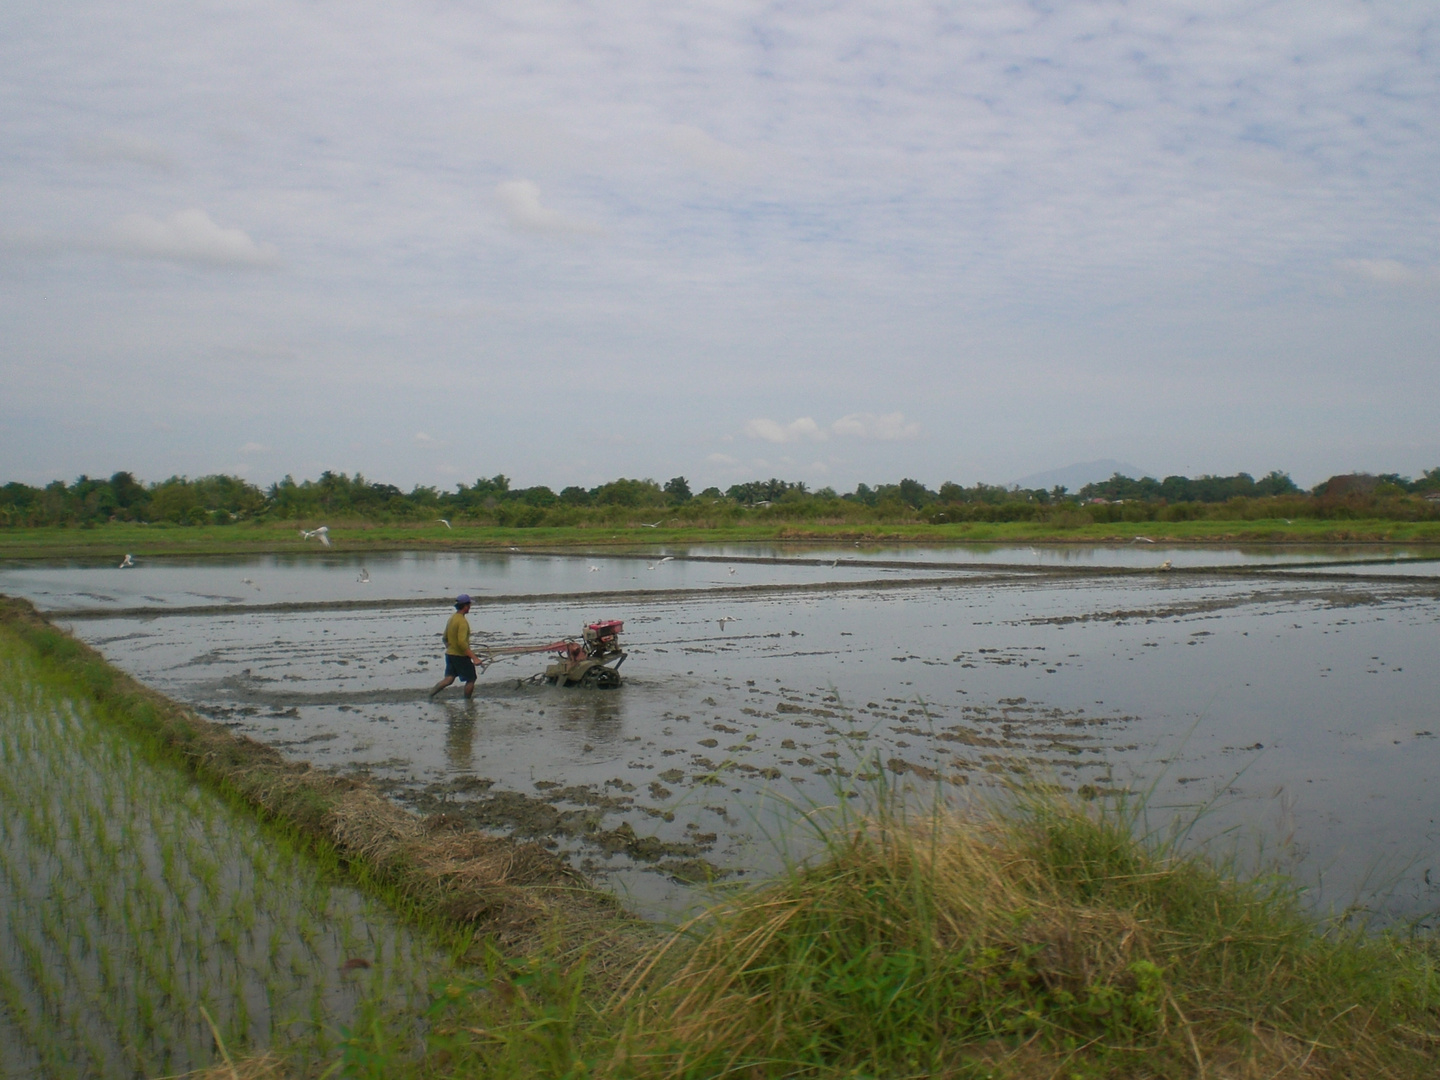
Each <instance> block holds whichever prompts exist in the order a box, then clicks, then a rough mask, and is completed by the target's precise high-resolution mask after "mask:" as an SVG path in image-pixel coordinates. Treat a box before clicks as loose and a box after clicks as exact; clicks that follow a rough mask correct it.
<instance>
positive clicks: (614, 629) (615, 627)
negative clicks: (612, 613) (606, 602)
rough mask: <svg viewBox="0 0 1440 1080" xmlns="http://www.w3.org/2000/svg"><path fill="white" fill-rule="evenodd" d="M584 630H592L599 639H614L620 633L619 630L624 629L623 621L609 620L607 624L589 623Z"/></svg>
mask: <svg viewBox="0 0 1440 1080" xmlns="http://www.w3.org/2000/svg"><path fill="white" fill-rule="evenodd" d="M585 629H586V630H594V631H595V633H596V635H598V636H599V637H614V636H615V635H616V634H618V633H620V631H621V630H624V629H625V621H624V620H623V619H611V620H609V621H608V622H595V623H591V624H590V625H589V626H587V627H586V628H585Z"/></svg>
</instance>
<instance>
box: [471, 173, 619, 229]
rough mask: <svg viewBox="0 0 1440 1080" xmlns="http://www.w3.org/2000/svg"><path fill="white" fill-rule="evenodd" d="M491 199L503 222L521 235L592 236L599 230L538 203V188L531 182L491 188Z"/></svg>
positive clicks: (520, 181)
mask: <svg viewBox="0 0 1440 1080" xmlns="http://www.w3.org/2000/svg"><path fill="white" fill-rule="evenodd" d="M495 198H496V200H497V201H498V202H499V203H500V209H501V210H503V211H504V212H505V219H506V220H507V221H509V222H510V224H511V225H512V226H514V227H515V228H517V229H521V230H523V231H525V232H538V233H586V234H595V233H598V232H599V231H600V228H599V226H597V225H595V224H593V223H591V222H588V221H581V220H580V219H579V218H571V217H566V216H565V215H564V214H562V213H560V211H558V210H552V209H551V208H550V207H548V206H546V205H545V204H544V203H542V202H541V201H540V185H538V184H536V183H535V182H534V181H532V180H507V181H506V182H505V183H503V184H496V185H495Z"/></svg>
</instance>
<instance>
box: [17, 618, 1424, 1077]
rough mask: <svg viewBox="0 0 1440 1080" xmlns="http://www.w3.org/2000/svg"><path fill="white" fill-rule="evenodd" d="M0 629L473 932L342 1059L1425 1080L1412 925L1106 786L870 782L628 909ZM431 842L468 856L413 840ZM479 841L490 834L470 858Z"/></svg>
mask: <svg viewBox="0 0 1440 1080" xmlns="http://www.w3.org/2000/svg"><path fill="white" fill-rule="evenodd" d="M3 632H5V633H7V634H11V635H15V636H17V637H18V638H20V639H22V640H23V641H24V642H26V643H27V644H28V647H30V648H31V649H33V650H34V651H35V652H36V653H37V654H39V655H41V656H42V657H43V659H44V662H45V664H46V665H47V669H48V671H49V672H50V675H49V676H48V677H52V678H54V679H56V680H61V681H65V682H66V684H67V685H69V686H70V687H71V688H72V690H73V692H74V693H76V694H85V695H88V696H89V697H91V698H94V699H96V700H97V701H100V702H102V703H104V704H106V706H107V707H108V709H109V715H112V716H113V717H115V718H116V722H117V723H120V724H122V725H123V726H125V727H126V728H127V730H130V731H132V732H133V733H135V734H137V735H139V736H140V737H141V738H143V739H146V740H149V741H151V743H152V745H155V746H156V747H158V748H160V751H161V752H163V753H165V754H167V755H169V756H170V757H171V758H172V760H174V761H176V762H178V763H180V764H181V765H182V766H183V767H185V768H187V769H189V770H191V771H192V772H195V773H196V774H197V775H200V776H202V777H207V778H209V779H210V780H211V781H212V782H214V783H218V784H220V785H222V786H223V787H224V788H225V790H227V791H229V792H231V793H232V794H233V795H234V797H236V798H238V799H241V800H243V801H245V802H246V803H248V804H249V805H252V806H255V807H257V808H258V809H260V810H261V811H262V812H263V813H265V814H266V815H269V816H271V817H272V818H273V819H276V820H279V821H283V822H287V823H290V824H291V826H292V827H293V828H294V829H295V830H296V831H297V832H298V833H299V834H301V835H305V836H310V837H312V838H313V842H314V843H316V844H326V845H333V846H334V847H335V848H336V849H338V850H341V851H344V852H347V853H348V859H349V861H350V862H351V864H352V865H353V866H355V867H356V868H357V871H358V872H359V873H360V875H361V876H362V877H363V878H365V879H366V880H368V881H370V882H371V883H372V884H378V885H380V886H382V887H384V888H386V889H388V890H390V893H391V895H392V896H393V897H394V898H395V899H396V901H397V902H399V903H400V904H401V905H402V907H406V908H408V909H409V910H411V912H412V913H419V914H421V915H423V916H425V917H428V918H431V919H435V920H450V921H451V922H452V923H453V924H455V925H462V924H468V925H471V926H475V927H478V929H480V930H481V931H482V932H489V933H493V934H494V935H495V937H494V938H493V939H492V940H493V941H494V942H495V943H496V947H487V948H483V949H481V950H479V951H478V954H477V955H479V956H480V959H479V961H478V962H477V964H476V966H475V967H474V968H473V969H472V976H471V977H470V978H467V979H459V980H456V981H455V982H453V983H451V984H450V985H449V986H447V987H445V988H444V989H443V991H442V993H441V994H440V996H439V999H438V1001H437V1002H436V1004H435V1005H434V1006H433V1007H432V1008H431V1010H430V1025H431V1026H430V1033H429V1036H428V1052H427V1054H426V1055H425V1057H424V1058H423V1059H420V1060H415V1059H412V1058H410V1057H409V1056H408V1055H406V1054H404V1053H389V1052H385V1051H384V1050H383V1049H382V1047H380V1046H379V1045H373V1044H370V1043H367V1042H366V1041H365V1038H364V1037H363V1036H356V1037H354V1038H352V1039H351V1040H350V1041H349V1042H348V1044H347V1047H346V1051H345V1057H344V1061H343V1066H344V1072H345V1074H348V1075H359V1076H387V1077H391V1076H397V1077H405V1076H415V1077H461V1076H465V1077H469V1076H486V1077H534V1076H542V1077H575V1078H578V1077H598V1076H605V1077H615V1078H621V1077H637V1078H639V1077H717V1076H722V1075H728V1076H747V1077H770V1076H777V1077H778V1076H815V1077H840V1076H875V1077H880V1076H884V1077H901V1076H915V1077H919V1076H953V1077H966V1078H969V1077H977V1078H978V1077H1036V1076H1045V1077H1050V1076H1055V1077H1067V1078H1069V1077H1142V1076H1165V1077H1183V1076H1196V1077H1201V1076H1203V1077H1212V1078H1214V1077H1237V1078H1239V1077H1245V1078H1248V1077H1256V1078H1259V1077H1286V1076H1293V1077H1380V1076H1384V1077H1397V1078H1405V1077H1415V1078H1417V1080H1418V1078H1421V1077H1425V1078H1429V1077H1433V1076H1434V1075H1435V1061H1436V1058H1437V1053H1440V950H1437V947H1436V943H1435V941H1434V940H1433V938H1429V937H1413V936H1405V935H1401V934H1389V935H1374V934H1366V933H1364V932H1363V931H1361V930H1358V929H1354V928H1346V927H1342V926H1325V925H1322V924H1320V923H1318V922H1317V921H1316V920H1315V919H1314V918H1313V917H1312V916H1311V915H1309V914H1307V913H1306V911H1305V910H1304V908H1303V905H1302V903H1301V898H1300V897H1299V896H1298V895H1297V893H1296V891H1295V889H1294V888H1293V886H1292V885H1290V884H1289V883H1288V882H1287V881H1286V880H1285V879H1284V878H1282V877H1262V878H1258V879H1251V880H1248V881H1239V880H1236V879H1235V878H1234V877H1233V876H1231V875H1230V874H1229V873H1228V872H1227V870H1226V868H1225V866H1224V865H1223V864H1216V863H1214V862H1212V861H1209V860H1207V859H1206V858H1204V857H1202V856H1200V855H1197V854H1193V853H1188V854H1187V853H1183V852H1181V851H1179V850H1177V849H1176V848H1175V847H1173V846H1172V845H1169V844H1167V843H1165V842H1164V841H1163V840H1161V839H1157V838H1155V837H1147V838H1141V839H1138V840H1137V839H1136V830H1135V826H1136V823H1137V822H1136V818H1135V817H1134V815H1133V814H1130V813H1127V812H1126V811H1125V809H1124V808H1119V809H1116V808H1114V807H1111V808H1108V809H1107V808H1104V807H1099V806H1096V805H1086V804H1081V803H1069V802H1064V801H1057V800H1056V799H1054V798H1050V797H1038V798H1035V799H1033V800H1029V801H1021V802H1020V804H1019V805H1018V806H1017V807H1015V808H1013V809H1011V810H1009V811H1006V812H1004V813H997V814H992V815H989V816H971V817H967V818H963V819H962V818H955V817H951V816H948V815H946V814H944V813H943V812H935V813H929V812H920V813H919V814H917V815H908V816H907V814H906V813H905V812H904V810H903V808H902V807H901V806H900V805H899V803H898V801H897V800H894V799H891V798H889V797H888V795H889V794H890V793H888V792H887V791H886V790H885V789H884V788H883V787H881V788H878V789H874V790H872V792H871V793H870V794H871V795H872V796H874V797H873V798H872V799H871V800H870V804H869V806H868V807H867V808H866V810H865V811H864V812H860V811H856V812H855V813H853V814H851V815H850V816H848V817H847V818H846V819H844V820H842V821H841V822H840V824H839V825H838V826H837V827H835V828H832V829H831V830H830V831H829V832H828V836H827V838H826V842H825V843H826V846H825V847H824V849H823V851H822V857H821V858H820V859H818V860H817V861H816V862H815V863H814V864H813V865H812V866H810V867H809V868H808V869H804V868H797V869H796V870H795V871H794V872H792V873H791V874H790V875H788V876H787V877H785V878H783V879H782V880H779V881H776V882H772V883H769V884H766V885H763V886H761V887H758V888H756V889H754V890H752V891H749V892H746V893H743V894H740V895H737V896H734V897H732V898H731V899H730V900H729V901H728V902H726V903H725V904H723V905H720V906H717V907H716V908H715V909H713V910H712V911H710V912H708V913H707V914H706V915H705V916H704V917H702V918H701V919H699V920H697V921H695V922H694V923H692V924H691V925H689V926H687V927H684V928H682V929H680V931H679V932H671V933H666V932H663V931H659V930H641V929H639V928H634V927H633V924H627V923H626V922H625V920H624V919H623V917H621V916H620V915H619V913H618V912H616V911H615V910H614V909H613V908H612V907H609V906H607V905H606V904H605V903H604V902H603V900H601V899H600V898H597V897H596V896H595V895H594V894H593V893H590V892H589V891H588V890H585V889H584V888H583V887H580V885H579V883H574V882H571V883H568V887H567V882H565V880H564V877H565V875H564V874H563V871H561V870H560V868H558V867H556V866H555V865H554V864H551V863H547V862H546V861H545V860H546V858H547V857H546V856H545V855H544V853H543V852H540V851H538V850H537V851H534V852H533V854H531V855H530V856H528V858H530V859H531V864H532V866H533V867H535V869H534V870H532V874H533V875H534V880H533V882H528V883H527V882H526V881H525V880H524V875H523V873H521V874H516V875H512V876H510V877H508V878H507V877H505V875H503V874H499V873H497V868H500V867H503V866H504V865H506V864H509V865H511V866H514V865H516V864H521V865H522V866H523V864H524V863H525V858H526V857H525V856H524V849H520V848H516V847H514V846H513V845H501V846H499V847H497V846H496V845H497V844H498V842H496V841H487V840H485V838H483V837H479V836H476V835H474V834H466V833H454V834H450V833H449V832H448V831H447V828H446V826H447V823H446V822H444V821H443V820H441V821H432V822H431V823H429V825H430V827H429V828H428V829H427V828H426V827H425V826H423V825H422V824H421V823H419V822H416V821H414V819H412V818H408V816H407V815H403V814H401V813H400V812H399V811H396V810H395V809H394V808H393V807H390V806H389V804H384V803H383V801H382V802H376V801H374V799H373V796H372V793H370V792H368V791H367V789H365V788H364V787H363V785H355V784H351V783H349V782H348V781H342V780H339V779H336V778H332V777H328V776H325V775H324V774H317V773H315V772H313V771H311V770H308V769H306V768H305V767H303V766H298V765H292V764H286V763H285V762H284V761H283V759H281V758H280V757H279V755H278V754H274V753H273V752H271V751H268V750H266V749H264V748H263V747H258V746H256V745H255V744H251V743H247V742H246V741H245V740H241V739H235V738H234V737H233V736H230V735H229V733H228V732H224V731H223V730H220V729H211V728H209V727H208V726H207V725H204V724H203V723H202V722H200V721H198V720H196V719H195V718H194V717H193V716H191V715H190V714H188V713H187V712H186V711H185V710H183V709H181V708H180V707H179V706H176V705H174V704H173V703H169V702H167V701H166V700H165V699H163V698H160V697H159V696H158V695H154V694H152V693H150V692H148V691H146V690H144V689H143V688H142V687H139V686H137V685H135V684H134V683H132V682H131V681H129V680H128V679H127V678H126V677H125V676H123V675H121V674H120V673H118V672H115V671H114V670H113V669H111V668H109V667H108V665H106V664H104V662H103V661H102V660H100V659H99V658H98V657H97V656H96V655H95V654H94V653H93V652H91V651H90V650H89V649H87V648H86V647H85V646H83V645H80V644H79V643H77V642H74V641H73V639H70V638H68V637H67V636H65V635H63V634H60V633H59V632H57V631H55V630H53V629H52V628H50V627H49V626H48V625H47V624H45V623H43V622H42V621H41V620H39V619H38V618H37V617H36V616H34V614H33V612H32V611H31V610H30V609H29V608H28V605H23V604H16V603H13V602H12V603H7V604H6V606H5V609H4V625H3ZM227 739H228V740H229V742H228V743H227V742H226V741H225V740H227ZM857 801H858V800H857ZM841 805H842V806H848V805H850V803H849V801H848V800H841ZM397 815H398V816H397ZM405 822H408V824H406V823H405ZM437 844H438V845H441V846H442V847H443V846H444V845H445V844H454V845H457V846H458V848H460V849H462V850H463V851H465V852H471V851H478V852H481V854H480V855H479V856H477V857H476V858H477V859H478V860H479V861H478V862H476V861H472V862H469V863H467V862H465V861H464V859H455V858H452V859H451V861H450V862H448V863H437V862H436V861H435V846H436V845H437ZM486 852H489V853H490V854H491V855H494V854H495V853H497V852H503V856H504V857H503V858H502V859H499V860H498V861H497V860H493V859H492V861H490V862H489V863H487V864H485V865H487V866H488V868H489V869H488V872H487V873H485V874H483V875H482V874H481V873H479V866H480V864H481V863H482V862H484V860H485V858H486V857H487V856H486V855H485V854H484V853H486ZM467 866H468V867H470V868H471V869H470V870H469V871H467V870H466V869H465V867H467ZM477 898H479V899H478V900H477ZM627 926H628V927H629V929H627ZM581 940H584V941H586V942H587V943H588V948H586V949H583V950H577V948H576V944H577V942H579V941H581ZM617 943H619V944H617ZM642 946H643V948H642ZM259 1064H261V1063H257V1074H258V1070H259ZM263 1065H264V1067H265V1069H266V1070H268V1071H267V1072H266V1075H282V1074H283V1072H284V1070H283V1066H277V1065H276V1063H275V1062H273V1061H271V1062H266V1063H263ZM241 1074H243V1073H241V1072H232V1070H230V1069H228V1068H227V1069H224V1070H219V1071H217V1072H216V1073H215V1075H217V1076H219V1075H224V1076H232V1075H241Z"/></svg>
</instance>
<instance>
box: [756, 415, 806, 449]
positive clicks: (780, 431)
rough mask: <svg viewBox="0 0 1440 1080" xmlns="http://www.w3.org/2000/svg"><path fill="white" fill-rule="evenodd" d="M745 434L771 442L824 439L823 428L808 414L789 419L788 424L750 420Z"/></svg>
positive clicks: (765, 420) (762, 419)
mask: <svg viewBox="0 0 1440 1080" xmlns="http://www.w3.org/2000/svg"><path fill="white" fill-rule="evenodd" d="M745 434H746V435H749V436H750V438H752V439H762V440H764V441H765V442H771V443H788V442H799V441H800V440H801V439H809V440H811V441H814V442H821V441H823V440H824V439H825V432H824V430H823V429H822V428H821V427H820V425H819V424H817V423H815V421H814V420H812V419H810V417H808V416H802V417H800V418H799V419H798V420H791V421H790V423H788V424H780V423H777V422H776V421H774V420H767V419H764V418H761V419H758V420H751V421H749V422H748V423H747V424H746V425H745Z"/></svg>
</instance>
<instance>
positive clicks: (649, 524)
mask: <svg viewBox="0 0 1440 1080" xmlns="http://www.w3.org/2000/svg"><path fill="white" fill-rule="evenodd" d="M664 520H665V519H664V518H661V519H660V521H664ZM660 521H642V522H640V527H641V528H642V529H658V528H659V527H660Z"/></svg>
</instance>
